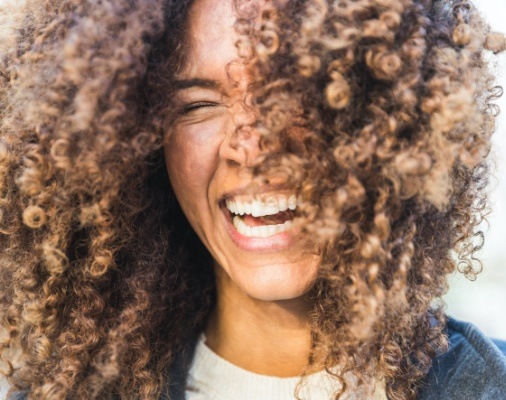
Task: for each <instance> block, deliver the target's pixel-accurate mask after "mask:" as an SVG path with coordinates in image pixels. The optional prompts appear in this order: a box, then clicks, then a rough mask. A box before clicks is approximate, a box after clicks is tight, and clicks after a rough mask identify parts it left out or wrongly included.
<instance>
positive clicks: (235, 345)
mask: <svg viewBox="0 0 506 400" xmlns="http://www.w3.org/2000/svg"><path fill="white" fill-rule="evenodd" d="M215 270H216V277H217V279H216V281H217V282H216V285H217V294H218V296H217V304H216V307H215V309H214V310H213V312H212V314H211V316H210V319H209V322H208V325H207V327H206V329H205V334H206V339H207V340H206V344H207V345H208V346H209V348H210V349H211V350H213V351H214V352H215V353H216V354H218V355H219V356H220V357H222V358H224V359H225V360H227V361H229V362H230V363H232V364H234V365H236V366H238V367H241V368H243V369H245V370H248V371H251V372H255V373H257V374H262V375H271V376H278V377H290V376H297V375H300V374H301V373H302V372H303V370H304V367H306V365H307V361H308V357H309V353H310V348H311V330H310V326H309V314H310V312H311V310H312V307H311V304H310V302H309V301H308V300H307V299H306V298H304V297H299V298H295V299H290V300H282V301H262V300H258V299H254V298H252V297H250V296H248V295H247V294H246V293H244V292H243V291H242V290H240V289H239V288H238V287H237V286H236V285H235V283H234V282H232V281H231V279H230V278H229V277H228V275H227V274H226V273H225V272H224V271H223V270H222V269H221V268H220V267H217V268H216V269H215Z"/></svg>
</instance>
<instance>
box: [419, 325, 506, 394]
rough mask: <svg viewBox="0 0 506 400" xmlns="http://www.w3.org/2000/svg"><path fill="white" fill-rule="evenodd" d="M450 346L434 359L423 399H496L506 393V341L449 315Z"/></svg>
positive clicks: (424, 387)
mask: <svg viewBox="0 0 506 400" xmlns="http://www.w3.org/2000/svg"><path fill="white" fill-rule="evenodd" d="M447 333H448V339H449V348H448V351H447V352H446V353H443V354H440V355H439V356H437V357H436V358H435V359H434V361H433V366H432V369H431V370H430V372H429V374H428V376H427V378H426V381H425V384H424V386H423V387H422V390H421V392H420V395H419V399H420V400H429V399H430V400H439V399H441V400H442V399H445V400H451V399H459V400H460V399H473V400H497V399H500V398H504V397H505V396H506V355H505V354H506V342H504V341H499V340H497V341H493V340H491V339H489V338H487V337H486V336H485V335H484V334H483V333H482V332H481V331H480V330H478V328H476V327H475V326H474V325H472V324H470V323H467V322H462V321H457V320H455V319H453V318H449V319H448V322H447Z"/></svg>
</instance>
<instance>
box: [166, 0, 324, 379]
mask: <svg viewBox="0 0 506 400" xmlns="http://www.w3.org/2000/svg"><path fill="white" fill-rule="evenodd" d="M259 5H260V6H261V7H263V6H264V5H263V4H262V3H261V2H259ZM235 20H236V17H235V15H234V13H233V6H232V1H231V0H226V1H224V0H197V1H196V2H195V3H194V4H193V6H192V8H191V10H190V15H189V20H188V25H187V30H186V36H185V46H184V48H185V49H186V51H185V54H184V55H183V62H182V65H181V68H180V69H179V71H178V73H177V76H176V79H177V80H178V81H179V87H180V89H179V90H177V92H176V95H175V107H176V109H177V110H179V111H178V115H177V117H176V119H175V121H174V123H173V126H172V127H171V129H169V131H168V132H167V136H166V140H165V145H164V147H165V159H166V165H167V171H168V174H169V178H170V181H171V184H172V186H173V189H174V192H175V194H176V197H177V199H178V201H179V203H180V205H181V207H182V209H183V212H184V213H185V215H186V217H187V219H188V221H189V222H190V224H191V225H192V227H193V229H194V230H195V231H196V233H197V234H198V236H199V237H200V239H201V240H202V242H203V243H204V245H205V246H206V247H207V249H208V250H209V252H210V253H211V255H212V257H213V259H214V270H215V275H216V285H217V293H218V301H217V306H216V308H215V310H214V311H213V313H212V315H211V317H210V320H209V323H208V326H207V328H206V330H205V333H206V337H207V345H208V346H209V347H210V348H211V349H212V350H213V351H215V352H216V353H217V354H218V355H220V356H221V357H223V358H225V359H226V360H228V361H230V362H231V363H233V364H235V365H237V366H239V367H242V368H244V369H247V370H250V371H252V372H255V373H259V374H265V375H273V376H282V377H286V376H296V375H299V374H300V373H301V372H302V369H303V368H304V366H305V365H306V364H307V358H308V354H309V349H310V344H311V337H310V329H309V322H308V316H309V313H310V310H311V308H312V307H311V303H310V301H309V300H308V296H307V293H308V291H309V290H310V289H311V287H312V286H313V284H314V282H315V279H316V276H317V272H318V266H319V263H320V258H319V257H318V256H316V255H313V254H310V253H308V252H307V251H304V250H303V248H302V246H298V245H296V244H293V245H290V246H285V247H281V248H276V249H270V250H245V249H243V248H241V247H239V246H237V245H236V244H235V243H234V242H233V241H232V240H231V237H230V234H229V233H228V231H227V229H226V224H225V220H224V214H223V210H222V208H220V204H219V202H220V199H222V198H223V195H224V194H225V193H228V192H234V193H243V194H244V193H247V191H246V188H247V187H248V186H249V185H250V184H251V182H252V175H251V166H252V164H253V162H254V160H255V159H256V158H257V157H259V156H260V155H261V152H260V149H259V146H258V140H259V134H258V132H256V131H255V130H254V128H251V127H248V124H251V123H252V122H253V121H254V120H255V111H254V110H251V109H248V110H245V108H244V104H245V102H246V103H247V92H246V87H247V83H248V73H247V70H246V68H245V67H244V66H241V65H233V66H232V67H231V68H230V69H229V75H227V70H226V67H227V66H228V65H229V64H230V62H231V61H233V60H236V59H237V50H236V47H235V45H234V43H235V42H236V41H237V39H238V37H237V35H236V32H235V30H234V28H233V24H234V22H235ZM230 76H232V78H233V80H234V81H235V82H236V83H237V84H233V83H232V82H231V80H230V79H229V77H230ZM196 79H198V80H199V81H195V80H196ZM204 83H205V84H204ZM241 125H245V126H246V127H247V128H246V129H244V130H242V131H240V132H239V133H237V132H236V130H237V127H238V126H241ZM274 182H275V180H274ZM277 183H279V182H277ZM255 191H256V193H288V192H291V190H289V189H287V188H284V189H280V188H279V187H278V186H277V185H274V184H272V185H271V186H266V187H261V188H256V189H255ZM248 193H249V194H247V195H251V192H248ZM296 232H297V231H296V230H293V234H294V235H296ZM287 338H289V340H287Z"/></svg>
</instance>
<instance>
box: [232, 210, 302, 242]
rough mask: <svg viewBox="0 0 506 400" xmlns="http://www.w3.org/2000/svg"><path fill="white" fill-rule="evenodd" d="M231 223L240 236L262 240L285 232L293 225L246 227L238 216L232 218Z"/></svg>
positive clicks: (288, 222)
mask: <svg viewBox="0 0 506 400" xmlns="http://www.w3.org/2000/svg"><path fill="white" fill-rule="evenodd" d="M232 223H233V224H234V227H235V229H237V231H238V232H239V233H240V234H241V235H243V236H248V237H262V238H266V237H269V236H274V235H276V234H278V233H281V232H286V231H287V230H288V229H290V228H291V227H292V225H293V222H292V221H286V222H285V223H283V224H277V225H261V226H248V225H246V223H245V222H244V221H243V220H242V219H241V217H239V216H238V215H236V216H235V217H234V218H233V220H232Z"/></svg>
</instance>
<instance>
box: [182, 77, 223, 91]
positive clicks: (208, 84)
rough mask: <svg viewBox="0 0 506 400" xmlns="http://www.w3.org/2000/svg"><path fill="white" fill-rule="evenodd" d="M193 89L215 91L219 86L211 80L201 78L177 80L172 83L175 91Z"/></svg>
mask: <svg viewBox="0 0 506 400" xmlns="http://www.w3.org/2000/svg"><path fill="white" fill-rule="evenodd" d="M193 87H203V88H207V89H217V88H219V87H220V84H219V83H218V81H215V80H213V79H202V78H191V79H179V80H175V81H174V89H176V90H183V89H190V88H193Z"/></svg>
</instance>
